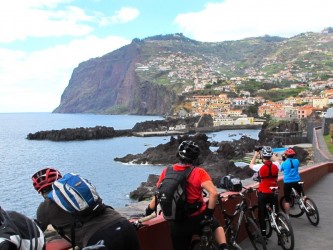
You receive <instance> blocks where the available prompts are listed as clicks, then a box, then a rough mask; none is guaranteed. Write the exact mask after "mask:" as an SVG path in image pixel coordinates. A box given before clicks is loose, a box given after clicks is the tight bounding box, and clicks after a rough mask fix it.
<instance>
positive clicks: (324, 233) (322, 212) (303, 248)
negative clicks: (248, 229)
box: [241, 173, 333, 250]
mask: <svg viewBox="0 0 333 250" xmlns="http://www.w3.org/2000/svg"><path fill="white" fill-rule="evenodd" d="M332 191H333V173H332V174H328V175H326V176H325V177H323V178H322V179H321V181H320V182H318V183H316V184H315V185H313V186H312V187H311V188H310V189H309V190H307V192H306V195H307V196H308V197H309V198H311V199H312V200H313V201H314V202H315V203H316V205H317V207H318V210H319V217H320V221H319V225H318V226H316V227H315V226H312V225H311V224H310V222H309V221H308V218H307V217H306V215H305V214H304V215H302V216H301V217H299V218H291V224H292V226H293V230H294V234H295V248H294V249H295V250H326V249H327V250H331V249H333V195H332ZM267 246H268V248H267V249H268V250H275V249H282V248H281V247H280V246H278V245H277V238H276V236H275V233H274V232H273V236H272V237H271V238H270V239H269V241H268V245H267ZM241 247H242V248H243V249H244V250H246V249H247V250H250V249H253V247H252V245H251V243H250V241H249V240H248V239H247V240H245V241H243V242H242V244H241Z"/></svg>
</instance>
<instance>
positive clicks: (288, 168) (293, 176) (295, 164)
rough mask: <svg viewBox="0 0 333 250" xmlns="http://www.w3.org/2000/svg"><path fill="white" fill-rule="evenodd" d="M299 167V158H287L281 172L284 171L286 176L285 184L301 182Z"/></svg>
mask: <svg viewBox="0 0 333 250" xmlns="http://www.w3.org/2000/svg"><path fill="white" fill-rule="evenodd" d="M291 162H292V164H291ZM299 165H300V163H299V160H298V159H297V158H287V159H286V160H285V161H284V162H282V164H281V168H280V170H281V171H283V174H284V177H283V182H284V183H290V182H298V181H300V180H301V176H300V175H299V173H298V168H299Z"/></svg>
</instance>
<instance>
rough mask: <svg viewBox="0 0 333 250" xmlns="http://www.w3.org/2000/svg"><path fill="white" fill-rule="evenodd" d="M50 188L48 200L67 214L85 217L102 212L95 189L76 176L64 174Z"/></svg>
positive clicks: (101, 203)
mask: <svg viewBox="0 0 333 250" xmlns="http://www.w3.org/2000/svg"><path fill="white" fill-rule="evenodd" d="M52 187H53V190H52V191H51V192H50V193H49V194H48V198H50V199H51V200H52V201H54V202H55V203H56V204H57V205H58V206H59V207H61V208H62V209H64V210H65V211H67V212H69V213H72V214H76V215H79V216H85V215H91V214H94V213H98V212H101V211H103V210H104V207H105V206H104V204H103V202H102V199H101V198H100V196H99V195H98V193H97V191H96V187H95V186H94V185H92V184H91V183H90V182H89V181H88V180H87V179H85V178H82V177H81V176H79V175H78V174H73V173H68V174H65V175H64V176H63V177H62V178H60V179H58V180H56V181H55V182H54V183H53V184H52Z"/></svg>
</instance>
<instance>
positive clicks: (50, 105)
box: [0, 0, 333, 113]
mask: <svg viewBox="0 0 333 250" xmlns="http://www.w3.org/2000/svg"><path fill="white" fill-rule="evenodd" d="M332 10H333V1H332V0H307V1H305V0H224V1H214V0H211V1H206V0H168V1H166V0H163V1H162V0H10V1H3V2H2V3H1V8H0V113H14V112H15V113H16V112H52V111H53V110H54V109H55V108H56V107H57V106H58V105H59V104H60V98H61V94H62V93H63V91H64V90H65V88H66V86H67V85H68V82H69V80H70V77H71V75H72V72H73V70H74V69H75V68H76V67H77V66H78V65H79V64H80V63H81V62H84V61H87V60H89V59H91V58H96V57H101V56H103V55H105V54H107V53H109V52H112V51H114V50H116V49H118V48H120V47H122V46H125V45H127V44H129V43H131V41H132V40H133V39H134V38H140V39H144V38H146V37H149V36H155V35H165V34H173V33H183V34H184V35H185V36H186V37H189V38H191V39H194V40H197V41H202V42H221V41H226V40H240V39H244V38H248V37H257V36H264V35H271V36H281V37H286V38H289V37H292V36H295V35H297V34H300V33H303V32H320V31H322V30H323V29H324V28H327V27H333V18H332Z"/></svg>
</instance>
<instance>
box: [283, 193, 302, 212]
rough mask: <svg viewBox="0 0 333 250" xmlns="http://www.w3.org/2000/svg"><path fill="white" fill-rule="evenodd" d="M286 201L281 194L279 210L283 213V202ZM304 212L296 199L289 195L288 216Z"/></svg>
mask: <svg viewBox="0 0 333 250" xmlns="http://www.w3.org/2000/svg"><path fill="white" fill-rule="evenodd" d="M285 202H286V200H285V197H284V196H282V197H281V199H280V207H281V210H282V211H283V212H284V213H285V212H286V210H285V209H284V206H283V204H284V203H285ZM303 214H304V210H303V209H301V206H300V204H299V203H298V201H297V200H296V199H295V197H294V196H291V201H290V209H289V216H290V217H300V216H302V215H303Z"/></svg>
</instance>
